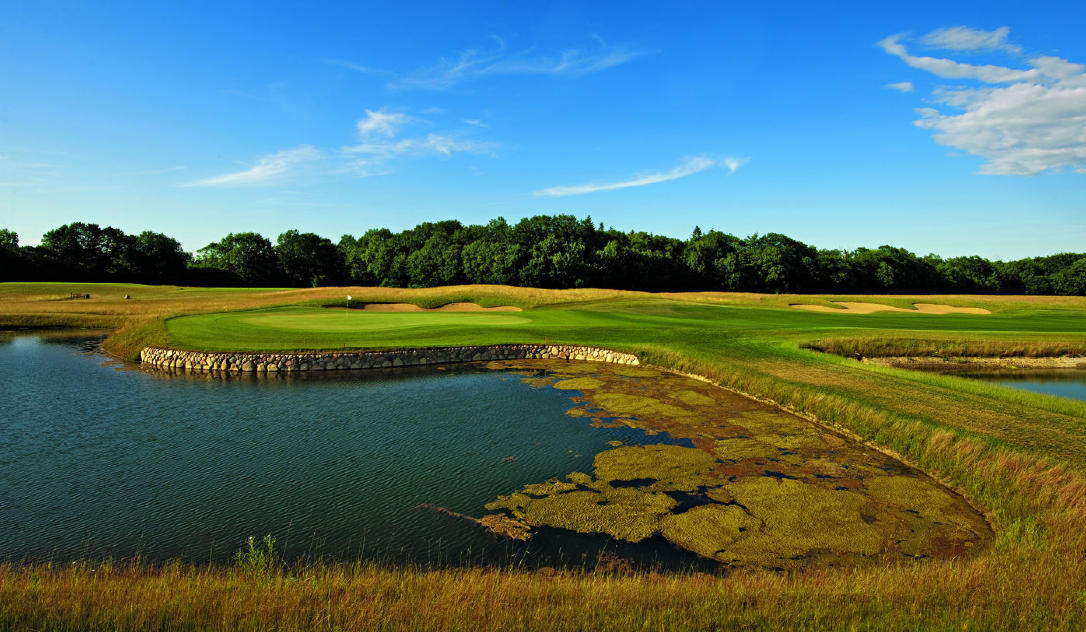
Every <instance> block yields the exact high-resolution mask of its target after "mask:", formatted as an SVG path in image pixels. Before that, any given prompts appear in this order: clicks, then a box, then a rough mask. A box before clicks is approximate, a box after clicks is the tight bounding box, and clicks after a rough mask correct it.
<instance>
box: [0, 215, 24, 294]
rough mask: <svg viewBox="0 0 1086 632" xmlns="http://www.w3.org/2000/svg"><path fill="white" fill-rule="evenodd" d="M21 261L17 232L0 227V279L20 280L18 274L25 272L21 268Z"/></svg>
mask: <svg viewBox="0 0 1086 632" xmlns="http://www.w3.org/2000/svg"><path fill="white" fill-rule="evenodd" d="M21 262H22V257H21V256H20V253H19V234H18V233H16V232H15V231H13V230H8V229H6V228H0V281H17V280H21V279H20V275H21V274H25V270H22V269H21V268H22V267H21V265H20V264H21Z"/></svg>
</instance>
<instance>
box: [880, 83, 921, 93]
mask: <svg viewBox="0 0 1086 632" xmlns="http://www.w3.org/2000/svg"><path fill="white" fill-rule="evenodd" d="M886 87H887V88H890V89H891V90H897V91H898V92H912V91H913V90H914V89H915V88H914V87H913V82H911V81H902V82H901V83H888V84H886Z"/></svg>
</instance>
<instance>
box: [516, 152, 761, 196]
mask: <svg viewBox="0 0 1086 632" xmlns="http://www.w3.org/2000/svg"><path fill="white" fill-rule="evenodd" d="M747 160H748V159H747V158H731V157H728V158H724V159H723V160H722V161H721V163H722V164H723V165H724V167H726V168H727V169H728V172H729V173H735V170H736V169H738V168H739V167H740V166H741V165H743V164H744V163H746V162H747ZM716 164H718V163H717V162H716V161H714V160H712V159H711V158H704V157H687V158H684V159H683V161H682V163H681V164H680V165H679V166H677V167H675V168H674V169H672V170H671V171H666V172H662V173H649V174H643V175H639V176H637V177H636V178H634V179H633V180H626V181H624V182H612V183H610V184H580V185H576V186H568V187H550V188H548V189H540V190H538V191H535V192H534V193H532V195H534V196H536V197H566V196H568V195H584V194H585V193H595V192H597V191H614V190H616V189H626V188H629V187H640V186H645V185H646V184H656V183H658V182H667V181H669V180H678V179H679V178H685V177H686V176H690V175H694V174H695V173H698V172H700V171H705V170H706V169H708V168H710V167H712V166H714V165H716Z"/></svg>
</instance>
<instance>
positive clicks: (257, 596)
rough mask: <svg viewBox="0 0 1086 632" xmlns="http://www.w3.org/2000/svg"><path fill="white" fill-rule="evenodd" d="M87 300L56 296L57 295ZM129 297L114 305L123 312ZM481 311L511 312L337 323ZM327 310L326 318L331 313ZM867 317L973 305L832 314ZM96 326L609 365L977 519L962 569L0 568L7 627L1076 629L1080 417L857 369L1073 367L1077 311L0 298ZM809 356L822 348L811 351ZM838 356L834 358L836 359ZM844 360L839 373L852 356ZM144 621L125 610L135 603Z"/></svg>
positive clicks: (186, 344) (17, 291) (1073, 409)
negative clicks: (841, 437)
mask: <svg viewBox="0 0 1086 632" xmlns="http://www.w3.org/2000/svg"><path fill="white" fill-rule="evenodd" d="M79 291H82V292H86V293H89V294H91V298H90V299H69V298H67V297H68V296H69V294H70V293H71V292H79ZM126 294H127V295H129V296H130V298H129V299H125V298H124V296H125V295H126ZM347 294H350V295H352V296H353V297H354V298H355V299H356V300H358V301H365V302H390V303H391V302H401V303H402V302H407V303H413V304H416V305H419V306H422V307H436V306H439V305H442V304H445V303H451V302H477V303H479V304H480V305H484V306H488V307H492V306H500V305H512V306H516V307H520V308H522V309H523V311H521V312H516V313H512V312H494V313H483V312H478V313H476V312H471V313H459V312H432V313H431V312H408V313H383V312H374V313H368V312H362V311H351V310H329V309H324V308H323V307H322V306H323V305H336V304H338V305H343V303H344V298H345V296H346V295H347ZM337 301H338V303H337ZM835 301H837V302H871V303H881V304H887V305H893V306H896V307H899V308H902V309H907V310H908V309H910V307H911V306H912V305H913V304H914V303H923V304H937V305H953V306H957V307H966V308H981V309H984V310H987V311H989V312H991V313H990V314H980V313H976V314H963V313H956V314H936V313H921V312H918V311H909V312H901V311H877V312H873V313H848V314H842V313H829V312H817V311H805V310H799V309H794V308H791V307H789V306H790V305H794V304H806V305H811V304H814V305H825V306H827V307H831V306H833V304H834V302H835ZM47 325H52V326H61V325H69V326H73V325H74V326H109V327H112V328H114V329H115V330H116V333H115V334H114V336H113V337H112V338H111V339H110V340H109V341H107V345H106V346H107V348H108V349H110V350H112V351H113V352H115V353H117V354H118V355H121V356H124V357H126V358H132V357H134V356H135V355H137V354H138V352H139V349H140V348H142V347H143V346H144V345H149V344H153V345H163V344H165V345H168V346H169V347H171V348H183V349H191V350H202V351H218V350H221V351H248V350H252V351H256V350H266V351H295V350H297V351H301V350H314V349H326V350H341V349H348V350H352V349H356V350H363V349H397V348H418V347H436V346H456V345H481V344H517V343H542V342H543V341H544V339H546V340H547V341H548V342H551V343H556V344H578V345H591V346H598V347H607V348H612V349H615V350H620V351H628V352H632V353H635V354H637V355H638V357H639V358H640V359H641V361H642V362H643V363H647V364H651V365H655V366H659V367H663V368H666V369H671V370H675V371H679V372H683V373H688V374H693V375H696V376H699V377H702V378H705V379H707V380H709V381H712V382H714V383H716V384H719V385H721V386H723V387H725V388H729V389H732V390H734V391H738V392H741V393H744V394H747V395H749V396H752V397H755V398H758V399H761V400H764V401H770V402H773V403H775V404H777V405H779V406H781V407H782V408H785V409H787V410H791V411H794V412H796V413H797V414H799V415H801V416H804V417H806V418H808V419H811V420H814V421H817V422H818V423H821V424H824V425H826V426H828V427H831V428H834V429H836V430H837V431H839V432H842V433H844V434H847V435H849V436H852V437H854V438H856V439H858V440H860V441H861V442H864V443H866V444H867V445H870V446H872V447H875V448H877V449H879V450H882V451H884V452H886V453H887V454H891V455H894V456H896V457H898V458H900V459H901V460H903V461H904V462H906V463H908V464H910V465H913V466H915V467H917V468H919V469H921V470H923V471H924V472H927V473H928V474H930V475H931V476H933V477H934V478H935V479H937V480H939V481H941V482H943V483H944V484H946V485H947V486H949V487H950V488H952V489H953V490H955V491H957V492H959V493H961V494H962V496H963V497H964V498H965V499H966V500H968V501H969V502H970V503H971V504H972V505H973V506H974V507H976V508H977V509H978V510H980V511H981V512H982V513H984V514H985V516H986V517H987V519H988V521H989V523H990V524H991V527H992V529H993V531H994V541H993V542H992V544H991V546H990V547H989V548H988V549H987V550H986V551H985V552H983V553H981V554H979V555H977V556H975V557H971V558H969V559H952V560H945V561H944V560H927V561H922V562H907V563H901V564H892V565H885V566H876V567H873V568H863V569H852V570H842V569H832V568H831V569H821V570H817V571H809V572H800V573H782V572H771V571H759V570H749V569H742V570H737V571H733V572H729V573H727V574H724V575H721V576H703V575H681V574H680V575H660V574H655V573H634V574H629V573H623V572H621V567H618V569H617V570H618V572H607V571H606V565H602V566H601V567H599V570H597V571H592V572H584V573H569V572H559V573H547V574H538V573H527V572H519V571H517V569H516V568H515V566H512V567H510V568H509V569H504V570H494V569H452V570H426V569H405V568H383V567H380V566H375V565H372V564H362V563H358V564H350V563H315V564H313V565H310V566H306V567H302V568H283V567H281V566H275V565H273V566H271V567H270V568H267V569H265V570H264V571H261V572H254V571H253V569H252V568H249V567H237V568H234V567H229V568H223V567H184V566H180V565H173V566H168V567H165V568H157V567H156V568H149V567H146V566H140V565H138V564H137V565H131V566H130V565H124V566H119V565H118V566H113V565H97V564H86V565H76V566H75V567H74V568H63V569H59V568H52V567H51V568H45V567H40V566H30V567H24V566H18V565H14V566H13V565H5V566H0V603H3V604H6V605H4V606H0V627H9V628H10V627H20V626H22V627H30V628H35V629H53V628H79V629H86V628H95V627H97V628H101V629H145V628H148V627H156V628H162V629H202V628H206V627H231V628H244V629H273V628H274V629H371V628H382V627H383V628H387V629H412V628H417V629H429V628H440V627H444V628H464V629H503V630H504V629H520V628H526V629H571V630H572V629H585V628H592V629H597V628H598V629H614V630H627V629H633V628H639V629H640V628H647V629H668V630H670V629H714V628H720V629H731V628H735V627H743V628H749V629H759V628H766V629H776V628H782V627H785V628H801V629H802V628H806V629H814V628H852V629H951V628H953V629H962V628H970V629H1083V628H1084V627H1086V403H1082V402H1076V401H1073V400H1066V399H1061V398H1057V397H1052V396H1046V395H1040V394H1035V393H1029V392H1023V391H1016V390H1012V389H1008V388H1004V387H1000V386H993V385H987V384H983V383H979V382H972V381H969V380H967V379H965V378H961V377H955V376H943V375H935V374H926V373H917V372H910V371H906V370H901V369H895V368H889V367H882V366H876V365H872V364H867V363H863V362H859V361H857V360H856V359H854V358H855V356H871V355H912V354H916V353H918V352H923V353H926V354H940V355H947V354H949V355H1046V354H1054V353H1058V354H1072V355H1080V356H1086V299H1083V298H1063V297H1047V298H1039V299H1031V298H1027V297H961V296H955V297H939V296H924V297H841V296H817V297H812V296H787V295H781V296H762V295H749V294H715V293H697V294H690V295H682V294H656V295H654V294H644V293H634V292H617V291H608V290H568V291H557V290H535V289H519V288H507V287H498V286H479V287H457V288H432V289H428V290H394V289H386V288H321V289H315V290H281V291H276V290H248V291H243V290H238V291H235V290H219V291H205V290H196V289H191V288H185V289H181V288H173V287H163V288H157V287H147V286H127V285H125V286H114V285H83V286H80V285H75V284H71V285H62V284H0V326H8V327H12V326H47ZM819 350H827V351H834V352H835V353H825V352H823V351H819ZM839 354H840V355H839ZM845 356H848V357H845ZM135 604H139V607H138V608H136V607H135Z"/></svg>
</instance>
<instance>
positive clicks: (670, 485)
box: [594, 445, 716, 491]
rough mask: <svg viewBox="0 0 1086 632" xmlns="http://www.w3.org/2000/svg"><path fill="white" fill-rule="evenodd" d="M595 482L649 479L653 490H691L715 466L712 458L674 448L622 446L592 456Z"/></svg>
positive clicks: (663, 446) (701, 482) (690, 449)
mask: <svg viewBox="0 0 1086 632" xmlns="http://www.w3.org/2000/svg"><path fill="white" fill-rule="evenodd" d="M594 465H595V477H596V480H597V481H602V482H605V483H607V484H611V483H613V482H614V481H629V480H636V479H652V480H653V481H654V482H653V483H651V484H648V485H646V486H644V488H645V489H652V490H654V491H693V490H695V489H697V488H698V487H699V486H700V485H702V484H704V481H705V475H706V474H708V472H709V470H711V469H712V468H713V466H714V465H716V458H714V457H713V455H711V454H708V453H706V452H702V451H701V450H697V449H695V448H684V447H681V446H677V445H647V446H625V447H621V448H615V449H614V450H607V451H606V452H600V453H599V454H597V455H596V459H595V463H594Z"/></svg>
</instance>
